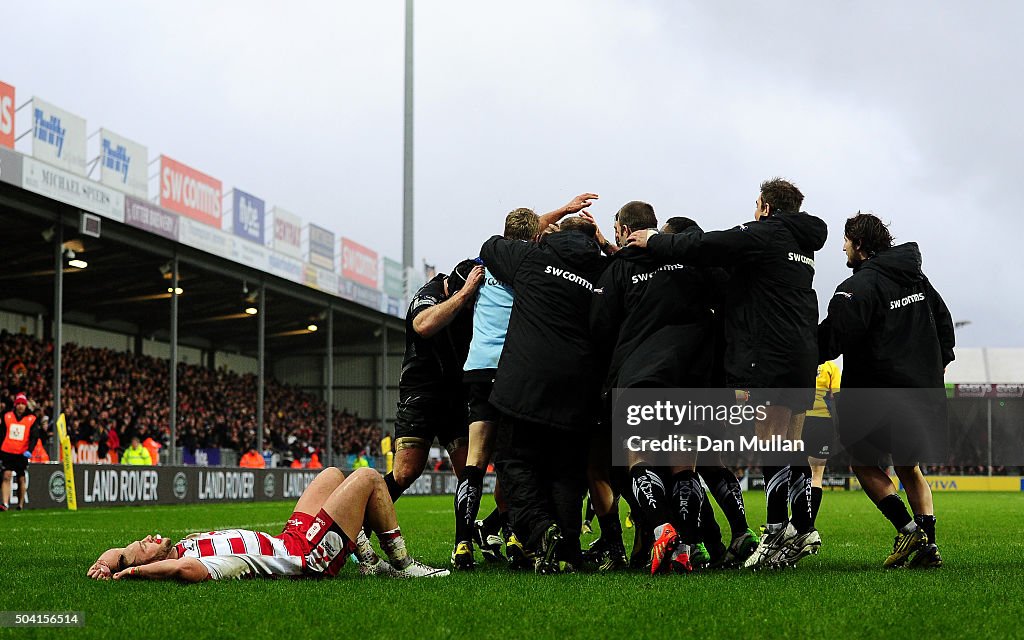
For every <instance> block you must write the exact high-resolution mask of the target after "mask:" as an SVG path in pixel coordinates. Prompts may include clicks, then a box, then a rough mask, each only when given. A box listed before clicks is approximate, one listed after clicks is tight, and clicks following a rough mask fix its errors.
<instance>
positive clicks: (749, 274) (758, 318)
mask: <svg viewBox="0 0 1024 640" xmlns="http://www.w3.org/2000/svg"><path fill="white" fill-rule="evenodd" d="M827 236H828V228H827V227H826V226H825V223H824V222H823V221H822V220H821V219H820V218H816V217H814V216H812V215H809V214H807V213H789V214H775V215H772V216H769V217H766V218H762V219H761V220H760V221H757V222H748V223H745V224H741V225H739V226H738V227H735V228H733V229H730V230H728V231H709V232H707V233H704V232H702V231H700V230H699V229H688V230H687V231H684V232H683V233H676V234H660V235H656V236H654V237H652V238H651V239H650V240H648V243H647V247H648V250H649V251H650V252H651V255H652V256H653V257H654V258H655V259H657V260H660V261H661V262H663V263H674V262H679V263H682V264H689V265H693V266H705V267H726V268H730V274H729V275H730V277H729V284H728V286H727V287H726V293H725V302H724V306H723V310H724V315H725V341H726V348H725V373H726V382H727V383H728V384H729V385H731V386H747V387H761V388H766V387H776V388H813V387H814V378H815V375H816V372H817V366H818V358H817V355H818V345H817V335H816V330H817V325H818V298H817V296H816V295H815V293H814V289H813V287H812V281H813V279H814V252H815V251H818V250H819V249H821V248H822V247H823V246H824V245H825V238H826V237H827Z"/></svg>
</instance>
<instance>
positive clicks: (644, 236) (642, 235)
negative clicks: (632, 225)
mask: <svg viewBox="0 0 1024 640" xmlns="http://www.w3.org/2000/svg"><path fill="white" fill-rule="evenodd" d="M656 233H658V232H657V231H655V230H654V229H641V230H640V231H634V232H633V233H631V234H629V238H627V239H626V246H627V247H637V248H640V249H646V248H647V241H648V240H650V239H651V236H653V235H654V234H656Z"/></svg>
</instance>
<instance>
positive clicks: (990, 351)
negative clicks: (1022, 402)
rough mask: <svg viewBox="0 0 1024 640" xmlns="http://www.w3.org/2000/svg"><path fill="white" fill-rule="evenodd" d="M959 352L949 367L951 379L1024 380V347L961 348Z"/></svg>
mask: <svg viewBox="0 0 1024 640" xmlns="http://www.w3.org/2000/svg"><path fill="white" fill-rule="evenodd" d="M955 353H956V360H954V361H953V362H950V363H949V366H948V367H947V368H946V382H948V383H953V384H1020V383H1024V349H1020V348H1005V349H995V348H983V349H964V348H957V349H956V350H955Z"/></svg>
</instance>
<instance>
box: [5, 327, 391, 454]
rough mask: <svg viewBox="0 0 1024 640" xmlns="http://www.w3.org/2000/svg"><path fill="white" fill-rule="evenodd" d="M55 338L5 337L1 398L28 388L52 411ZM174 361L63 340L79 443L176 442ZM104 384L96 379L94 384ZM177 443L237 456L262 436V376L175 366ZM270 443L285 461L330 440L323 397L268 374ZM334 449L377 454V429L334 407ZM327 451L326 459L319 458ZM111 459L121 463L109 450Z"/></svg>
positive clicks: (72, 427)
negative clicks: (171, 417) (171, 401)
mask: <svg viewBox="0 0 1024 640" xmlns="http://www.w3.org/2000/svg"><path fill="white" fill-rule="evenodd" d="M52 352H53V343H52V342H49V341H43V340H38V339H36V338H35V337H32V336H28V335H18V334H12V333H7V332H3V333H0V404H2V405H3V410H4V411H6V410H7V409H8V408H9V407H8V406H7V405H8V404H10V402H11V398H13V397H14V395H15V394H16V393H18V392H25V393H26V394H28V396H29V398H30V399H31V400H32V402H33V405H32V409H33V410H34V411H35V412H36V413H37V414H38V415H40V416H41V417H42V416H50V415H51V414H52V399H51V398H52V396H51V393H50V381H51V380H52V375H53V372H52V360H53V358H52ZM167 377H168V369H167V362H166V361H165V360H161V359H158V358H154V357H151V356H142V355H135V354H132V353H128V352H118V351H114V350H111V349H101V348H93V347H83V346H80V345H76V344H71V343H69V344H65V345H64V366H63V385H62V389H63V397H64V412H65V414H66V417H67V420H68V429H69V433H70V435H71V438H72V440H73V441H76V442H88V443H95V444H96V445H97V447H98V450H97V455H98V457H99V458H100V459H104V458H106V457H107V455H108V453H113V454H115V455H116V454H118V453H119V452H120V451H119V450H120V449H123V447H125V446H127V443H128V441H129V440H130V439H131V437H132V436H133V435H139V436H140V438H142V439H145V438H146V437H152V438H154V439H155V440H156V441H157V442H160V443H161V444H163V445H164V447H165V448H166V445H167V444H169V438H170V434H169V429H168V427H167V421H168V411H169V409H168V406H167V397H166V396H167V384H168V383H167ZM97 381H100V383H99V384H96V382H97ZM178 385H179V386H178V400H179V402H178V425H179V426H178V442H177V444H178V445H179V446H181V447H184V448H187V449H196V448H201V449H202V448H212V447H218V448H226V449H232V450H235V451H238V452H241V451H244V450H245V449H247V448H249V447H250V446H253V445H254V443H255V441H256V415H255V407H256V391H255V389H256V376H255V375H253V374H245V375H242V374H238V373H235V372H231V371H227V370H226V369H223V368H222V369H218V370H213V369H209V368H206V367H201V366H198V365H191V364H185V363H179V365H178ZM265 402H266V408H267V409H266V413H265V416H266V420H265V425H264V445H265V448H266V449H270V450H272V451H273V452H275V453H278V454H281V456H282V458H284V459H288V458H300V459H301V458H304V457H309V455H310V454H311V453H312V452H313V451H311V449H312V450H322V449H323V448H324V446H325V437H324V433H323V419H324V418H323V416H324V414H325V411H326V408H325V403H324V402H323V400H322V399H320V398H318V397H316V396H314V395H312V394H309V393H305V392H303V391H301V390H299V389H296V388H294V387H291V386H288V385H284V384H281V383H279V382H277V381H275V380H273V379H271V378H268V379H267V383H266V400H265ZM333 424H334V439H333V441H334V449H335V453H336V454H341V455H345V454H350V453H358V452H361V451H367V452H368V453H370V455H377V453H378V446H379V442H380V438H381V433H380V429H379V428H378V425H377V424H376V423H375V422H374V421H372V420H367V419H362V418H359V417H358V416H356V415H352V414H351V413H349V412H348V410H346V409H343V410H341V411H335V412H334V423H333ZM320 457H322V456H320ZM111 459H114V457H113V456H112V457H111Z"/></svg>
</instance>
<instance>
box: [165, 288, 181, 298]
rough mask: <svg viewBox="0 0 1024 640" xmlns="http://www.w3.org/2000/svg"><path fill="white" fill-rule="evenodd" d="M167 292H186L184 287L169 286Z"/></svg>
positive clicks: (176, 293)
mask: <svg viewBox="0 0 1024 640" xmlns="http://www.w3.org/2000/svg"><path fill="white" fill-rule="evenodd" d="M167 293H173V294H175V295H179V296H180V295H181V294H183V293H185V290H184V289H182V288H181V287H176V288H175V287H167Z"/></svg>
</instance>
